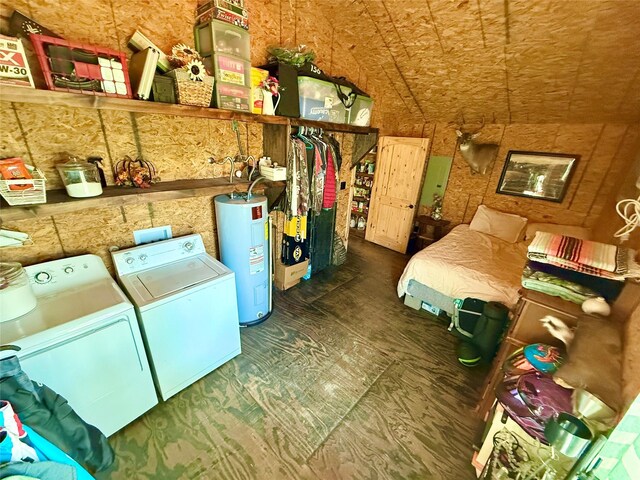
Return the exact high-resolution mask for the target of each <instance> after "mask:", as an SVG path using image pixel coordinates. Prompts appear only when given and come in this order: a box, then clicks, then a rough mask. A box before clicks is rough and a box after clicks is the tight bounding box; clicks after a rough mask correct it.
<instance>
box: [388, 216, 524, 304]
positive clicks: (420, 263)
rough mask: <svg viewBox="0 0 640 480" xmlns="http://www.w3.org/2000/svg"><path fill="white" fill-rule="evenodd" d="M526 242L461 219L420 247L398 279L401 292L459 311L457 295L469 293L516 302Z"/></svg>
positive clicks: (412, 299) (416, 300) (409, 299)
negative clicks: (513, 240)
mask: <svg viewBox="0 0 640 480" xmlns="http://www.w3.org/2000/svg"><path fill="white" fill-rule="evenodd" d="M526 259H527V244H526V243H525V242H516V243H509V242H507V241H504V240H501V239H499V238H497V237H495V236H492V235H488V234H486V233H481V232H479V231H476V230H471V229H470V228H469V225H458V226H456V227H454V228H453V229H452V230H451V232H449V234H447V235H446V236H445V237H444V238H442V239H441V240H439V241H438V242H436V243H433V244H431V245H429V246H428V247H427V248H425V249H424V250H422V251H420V252H418V253H416V254H415V255H414V256H413V257H412V258H411V260H409V263H408V264H407V266H406V267H405V269H404V273H403V274H402V277H401V278H400V281H399V282H398V296H399V297H402V296H403V295H405V303H406V304H407V305H410V306H412V307H414V308H416V309H419V308H420V307H421V305H422V302H423V301H424V302H427V303H429V304H430V305H433V306H436V307H438V308H440V309H441V310H444V311H445V312H447V313H449V314H452V313H453V312H454V304H453V302H454V300H455V299H465V298H468V297H471V298H477V299H480V300H485V301H496V302H500V303H503V304H504V305H506V306H507V307H509V308H512V307H513V306H514V305H515V304H516V303H517V302H518V299H519V294H518V290H519V289H520V288H521V283H520V282H521V277H522V270H523V268H524V266H525V263H526Z"/></svg>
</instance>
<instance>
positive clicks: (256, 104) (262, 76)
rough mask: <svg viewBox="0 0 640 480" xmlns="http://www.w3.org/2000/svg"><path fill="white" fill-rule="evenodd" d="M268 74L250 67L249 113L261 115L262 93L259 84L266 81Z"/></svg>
mask: <svg viewBox="0 0 640 480" xmlns="http://www.w3.org/2000/svg"><path fill="white" fill-rule="evenodd" d="M268 76H269V72H268V71H266V70H263V69H261V68H256V67H251V113H257V114H261V113H262V102H263V93H262V88H260V83H261V82H263V81H264V80H266V79H267V77H268Z"/></svg>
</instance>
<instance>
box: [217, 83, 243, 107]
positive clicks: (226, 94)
mask: <svg viewBox="0 0 640 480" xmlns="http://www.w3.org/2000/svg"><path fill="white" fill-rule="evenodd" d="M215 92H216V107H218V108H222V109H224V110H236V111H238V112H250V111H251V89H250V88H246V87H240V86H238V85H229V84H224V83H220V82H218V83H216V87H215Z"/></svg>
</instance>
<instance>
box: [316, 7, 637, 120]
mask: <svg viewBox="0 0 640 480" xmlns="http://www.w3.org/2000/svg"><path fill="white" fill-rule="evenodd" d="M316 5H318V6H320V8H322V11H323V13H324V15H325V16H326V17H327V18H328V19H329V20H330V23H331V24H332V25H333V27H334V28H335V33H336V34H338V35H341V36H343V39H344V40H346V42H345V43H349V44H350V45H351V46H352V47H351V48H352V53H353V54H354V56H355V57H356V58H357V59H358V61H359V63H360V65H361V66H362V67H363V68H365V69H366V70H367V74H368V76H369V78H371V77H372V76H375V77H378V78H382V79H384V81H385V83H386V84H388V86H389V87H388V88H389V89H390V91H391V92H392V97H393V98H395V99H396V100H395V105H394V108H395V109H402V110H403V111H405V112H409V113H410V115H411V116H413V117H414V118H415V119H416V122H420V121H423V120H424V121H427V122H432V121H456V120H459V119H461V116H462V115H463V116H464V120H465V121H466V122H473V121H478V120H479V119H480V118H481V117H482V116H485V117H486V118H487V121H496V122H500V123H512V122H523V123H548V122H567V123H583V122H584V123H587V122H624V123H635V122H639V121H640V40H639V38H638V37H639V36H640V0H414V1H407V0H317V2H316ZM343 44H344V43H343ZM385 113H387V114H388V113H389V112H385Z"/></svg>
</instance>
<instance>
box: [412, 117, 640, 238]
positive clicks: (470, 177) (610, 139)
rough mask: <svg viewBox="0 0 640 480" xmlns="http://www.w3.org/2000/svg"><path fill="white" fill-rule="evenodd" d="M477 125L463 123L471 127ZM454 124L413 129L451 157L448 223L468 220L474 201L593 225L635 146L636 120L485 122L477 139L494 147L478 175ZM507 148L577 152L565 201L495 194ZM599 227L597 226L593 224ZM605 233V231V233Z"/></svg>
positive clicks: (639, 134)
mask: <svg viewBox="0 0 640 480" xmlns="http://www.w3.org/2000/svg"><path fill="white" fill-rule="evenodd" d="M479 126H480V125H466V126H465V127H466V129H469V130H474V129H477V128H478V127H479ZM456 128H457V126H456V125H454V124H444V123H438V124H436V125H429V124H425V125H423V132H424V133H423V135H416V136H425V137H428V138H430V139H431V150H430V155H443V156H451V157H453V164H452V168H451V173H450V175H449V180H448V184H447V190H446V192H445V196H444V204H443V213H444V216H445V218H446V219H448V220H450V221H451V226H454V225H457V224H459V223H468V222H470V221H471V219H472V218H473V215H474V214H475V211H476V209H477V207H478V205H480V204H485V205H488V206H490V207H492V208H496V209H498V210H502V211H505V212H509V213H515V214H518V215H522V216H525V217H527V218H529V219H530V220H531V221H537V222H550V223H558V224H569V225H584V226H588V227H594V225H596V224H597V222H598V218H599V216H600V214H601V212H602V211H603V208H604V206H605V205H606V204H607V202H609V203H611V202H610V200H609V199H610V197H611V195H612V194H614V192H615V191H616V189H617V188H618V186H619V175H620V172H621V171H624V170H625V169H627V170H628V165H631V162H632V161H633V160H634V159H635V158H636V157H635V155H636V153H637V152H638V151H639V150H640V146H639V145H638V143H639V137H640V132H639V131H638V128H637V126H635V125H634V126H627V125H615V124H584V125H578V124H570V125H569V124H538V125H530V124H512V125H501V124H487V125H485V127H484V128H483V129H482V134H481V136H480V137H478V139H477V141H478V142H480V143H496V144H498V145H499V150H498V154H497V157H496V161H495V162H494V164H493V166H492V168H491V169H490V171H489V172H488V173H487V174H486V175H484V176H481V175H477V174H472V173H471V170H470V168H469V166H468V164H467V163H466V161H465V160H464V158H463V157H462V155H461V154H460V151H459V150H458V148H457V136H456V133H455V129H456ZM417 130H418V128H417V127H416V128H414V131H417ZM510 150H525V151H539V152H556V153H572V154H576V155H579V156H580V160H579V161H578V163H577V166H576V168H575V171H574V175H573V178H572V181H571V183H570V185H569V188H568V190H567V193H566V195H565V199H564V201H563V202H562V203H560V204H557V203H553V202H547V201H543V200H536V199H527V198H523V197H514V196H510V195H501V194H497V193H496V189H497V186H498V182H499V179H500V175H501V172H502V169H503V167H504V162H505V160H506V157H507V154H508V152H509V151H510ZM608 210H611V208H608ZM608 210H607V211H608ZM425 212H426V210H425V211H423V212H421V213H425ZM609 213H612V212H609ZM609 223H610V224H611V221H610V217H609ZM598 228H601V227H600V226H598V227H597V228H594V230H596V231H597V230H598ZM610 233H611V232H608V233H607V235H606V236H608V237H610ZM608 241H610V239H609V240H608Z"/></svg>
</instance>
